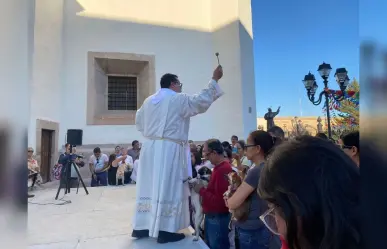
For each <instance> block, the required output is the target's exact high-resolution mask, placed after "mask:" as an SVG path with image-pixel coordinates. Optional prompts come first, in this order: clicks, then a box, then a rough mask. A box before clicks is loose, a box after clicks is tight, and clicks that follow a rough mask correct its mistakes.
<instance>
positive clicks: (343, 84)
mask: <svg viewBox="0 0 387 249" xmlns="http://www.w3.org/2000/svg"><path fill="white" fill-rule="evenodd" d="M331 70H332V67H331V65H329V64H326V63H325V62H323V64H321V65H320V66H319V67H318V69H317V71H318V72H319V74H320V76H321V78H322V79H323V82H324V89H323V90H322V91H321V92H320V94H319V95H318V99H315V94H316V91H317V88H318V85H317V82H316V78H315V77H314V75H313V74H312V73H310V72H309V73H308V74H307V75H305V77H304V80H303V81H302V82H303V83H304V85H305V89H306V94H307V95H308V99H309V101H310V102H312V104H313V105H320V104H321V101H322V99H323V96H325V108H326V110H327V121H328V137H329V138H332V129H331V116H330V111H329V96H330V95H331V96H332V97H333V98H334V99H335V100H336V101H342V100H343V99H345V95H344V91H345V89H346V88H347V86H348V84H349V77H348V72H347V70H346V69H345V68H338V69H336V73H335V77H336V82H337V84H338V85H339V87H340V90H341V94H340V95H338V96H337V95H335V94H333V93H331V92H330V91H329V88H328V77H329V74H330V72H331Z"/></svg>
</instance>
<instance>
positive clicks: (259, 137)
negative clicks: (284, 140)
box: [243, 130, 276, 158]
mask: <svg viewBox="0 0 387 249" xmlns="http://www.w3.org/2000/svg"><path fill="white" fill-rule="evenodd" d="M249 137H251V138H252V139H253V141H254V145H259V146H260V147H261V150H262V151H263V154H264V156H265V158H266V157H267V156H268V155H269V153H270V152H271V151H272V149H273V147H274V145H275V144H276V138H275V137H272V136H271V135H270V133H268V132H266V131H260V130H257V131H253V132H251V133H250V135H249ZM243 146H245V145H243Z"/></svg>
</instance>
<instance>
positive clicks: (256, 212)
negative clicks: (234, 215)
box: [235, 163, 267, 230]
mask: <svg viewBox="0 0 387 249" xmlns="http://www.w3.org/2000/svg"><path fill="white" fill-rule="evenodd" d="M263 166H264V164H263V163H262V164H260V165H258V166H254V167H252V168H250V169H249V171H247V176H246V178H245V182H246V183H247V184H248V185H250V186H251V187H253V188H254V191H253V192H252V193H251V194H250V196H249V197H248V198H250V201H251V204H250V213H249V216H248V219H247V220H246V221H243V222H238V221H237V222H236V223H235V226H236V227H239V228H242V229H246V230H253V229H258V228H260V227H262V226H264V224H263V222H262V221H261V220H260V219H259V216H260V215H261V214H262V213H263V212H265V211H266V209H267V203H266V202H265V201H264V200H262V199H261V198H260V197H259V196H258V193H257V187H258V183H259V177H260V176H261V170H262V167H263Z"/></svg>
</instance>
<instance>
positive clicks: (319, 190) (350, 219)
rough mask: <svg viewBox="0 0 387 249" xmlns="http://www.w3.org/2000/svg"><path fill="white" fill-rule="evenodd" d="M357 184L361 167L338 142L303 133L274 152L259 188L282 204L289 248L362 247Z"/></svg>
mask: <svg viewBox="0 0 387 249" xmlns="http://www.w3.org/2000/svg"><path fill="white" fill-rule="evenodd" d="M359 185H360V173H359V168H358V167H357V166H356V165H355V163H354V162H353V161H352V160H351V159H350V158H349V157H348V156H347V155H346V154H345V153H344V152H343V151H342V150H341V149H340V148H339V147H337V146H336V145H335V144H333V143H331V142H330V141H328V140H323V139H320V138H315V137H311V136H301V137H298V138H296V139H294V140H291V141H288V142H284V143H282V144H280V145H279V146H277V147H276V148H275V150H274V151H273V152H272V153H271V155H270V156H269V157H268V160H267V162H266V165H265V167H263V169H262V171H261V178H260V181H259V186H258V193H259V195H260V196H261V198H262V199H265V200H267V201H268V202H270V203H272V204H274V205H275V206H277V207H278V212H279V214H280V215H281V216H282V217H283V219H284V220H285V222H286V226H287V236H286V240H287V242H288V244H289V247H290V248H291V249H294V248H298V249H305V248H307V249H309V248H310V249H314V248H318V249H343V248H348V249H349V248H351V249H358V248H360V234H359V223H358V219H359V205H360V203H359Z"/></svg>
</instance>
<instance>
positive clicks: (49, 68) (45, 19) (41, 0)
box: [28, 0, 66, 147]
mask: <svg viewBox="0 0 387 249" xmlns="http://www.w3.org/2000/svg"><path fill="white" fill-rule="evenodd" d="M62 27H63V0H35V22H34V42H33V47H34V55H33V59H32V62H33V66H32V81H31V92H30V94H31V106H30V110H31V117H30V125H29V131H28V138H29V141H28V142H29V144H30V146H32V147H34V146H35V144H36V139H37V138H36V119H37V118H39V119H45V120H49V121H55V122H60V119H61V111H62V102H63V98H65V97H66V96H65V95H64V93H61V92H60V90H61V85H62V70H61V67H62ZM60 130H61V127H60ZM61 131H62V132H63V130H61ZM38 139H40V138H38Z"/></svg>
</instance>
